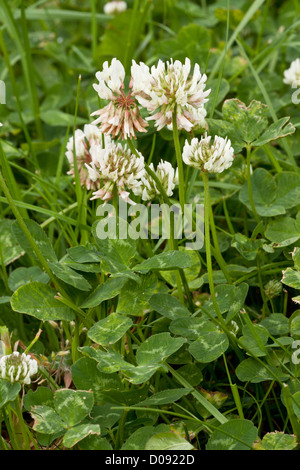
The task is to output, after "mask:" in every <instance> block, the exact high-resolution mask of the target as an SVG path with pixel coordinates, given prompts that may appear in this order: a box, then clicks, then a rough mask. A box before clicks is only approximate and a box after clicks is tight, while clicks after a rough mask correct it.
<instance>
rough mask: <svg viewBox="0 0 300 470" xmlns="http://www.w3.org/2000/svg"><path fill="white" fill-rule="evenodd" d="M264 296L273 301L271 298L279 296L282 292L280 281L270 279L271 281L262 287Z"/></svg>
mask: <svg viewBox="0 0 300 470" xmlns="http://www.w3.org/2000/svg"><path fill="white" fill-rule="evenodd" d="M264 289H265V293H266V296H267V297H269V299H273V297H277V295H280V294H281V292H282V284H281V282H280V281H277V280H276V279H271V281H269V282H267V284H265V286H264Z"/></svg>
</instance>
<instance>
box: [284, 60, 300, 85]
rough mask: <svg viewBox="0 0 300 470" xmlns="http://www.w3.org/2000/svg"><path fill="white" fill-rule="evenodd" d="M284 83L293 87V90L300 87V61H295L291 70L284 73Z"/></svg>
mask: <svg viewBox="0 0 300 470" xmlns="http://www.w3.org/2000/svg"><path fill="white" fill-rule="evenodd" d="M283 83H286V84H287V85H291V87H292V88H297V87H298V86H300V59H295V60H294V61H293V62H292V63H291V65H290V68H288V69H287V70H285V71H284V79H283Z"/></svg>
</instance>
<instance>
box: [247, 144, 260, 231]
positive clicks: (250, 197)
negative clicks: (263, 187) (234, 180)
mask: <svg viewBox="0 0 300 470" xmlns="http://www.w3.org/2000/svg"><path fill="white" fill-rule="evenodd" d="M250 163H251V147H250V145H247V182H248V194H249V201H250V206H251V209H252V212H253V215H254V218H255V220H256V221H257V223H260V218H259V215H258V213H257V212H256V209H255V204H254V199H253V191H252V184H251V166H250Z"/></svg>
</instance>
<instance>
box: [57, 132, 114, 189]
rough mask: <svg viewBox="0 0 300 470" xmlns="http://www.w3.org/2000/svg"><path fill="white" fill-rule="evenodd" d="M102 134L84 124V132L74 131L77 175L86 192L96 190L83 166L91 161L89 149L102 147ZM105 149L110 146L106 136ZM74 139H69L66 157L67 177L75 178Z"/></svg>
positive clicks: (109, 140)
mask: <svg viewBox="0 0 300 470" xmlns="http://www.w3.org/2000/svg"><path fill="white" fill-rule="evenodd" d="M102 137H103V136H102V132H101V131H100V130H99V129H98V127H97V126H94V125H93V124H86V125H85V126H84V130H83V131H82V130H81V129H77V130H76V131H75V154H76V161H77V166H78V173H79V179H80V183H81V186H85V187H86V188H87V190H88V191H89V190H90V189H94V190H95V189H97V185H95V183H94V181H93V180H91V178H90V177H89V173H88V171H87V169H86V166H85V164H86V163H90V162H91V161H92V157H91V153H90V149H91V147H93V146H94V145H100V146H102V142H103V140H102ZM104 144H105V147H106V146H108V145H110V144H111V139H110V138H109V137H108V136H105V138H104ZM73 156H74V139H73V136H72V137H71V138H70V139H69V141H68V143H67V151H66V157H67V159H68V161H69V164H70V171H68V174H69V175H72V176H73V178H74V176H75V171H74V157H73Z"/></svg>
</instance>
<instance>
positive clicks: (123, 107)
mask: <svg viewBox="0 0 300 470" xmlns="http://www.w3.org/2000/svg"><path fill="white" fill-rule="evenodd" d="M96 78H97V79H98V81H99V84H94V85H93V87H94V89H95V90H96V92H97V93H98V95H99V97H100V98H102V99H105V100H109V103H108V104H107V105H106V106H105V107H104V108H102V109H99V110H98V111H95V112H93V113H92V116H99V117H98V118H97V119H95V121H93V124H95V125H97V124H100V127H99V129H100V131H101V132H103V133H104V134H106V135H111V136H112V137H113V138H114V137H117V136H119V138H122V139H123V140H125V139H128V138H129V139H131V138H136V135H135V134H136V132H147V131H146V129H145V128H146V127H147V126H148V124H147V122H146V121H145V120H144V119H143V118H142V117H141V115H140V110H139V106H138V102H137V101H136V99H135V95H134V93H133V80H132V79H131V80H130V83H129V91H128V93H127V94H125V91H124V90H125V85H124V79H125V69H124V67H123V65H122V64H121V62H120V61H119V60H117V59H115V58H114V59H112V61H111V65H110V66H108V62H107V61H106V62H104V64H103V70H102V72H97V73H96Z"/></svg>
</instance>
